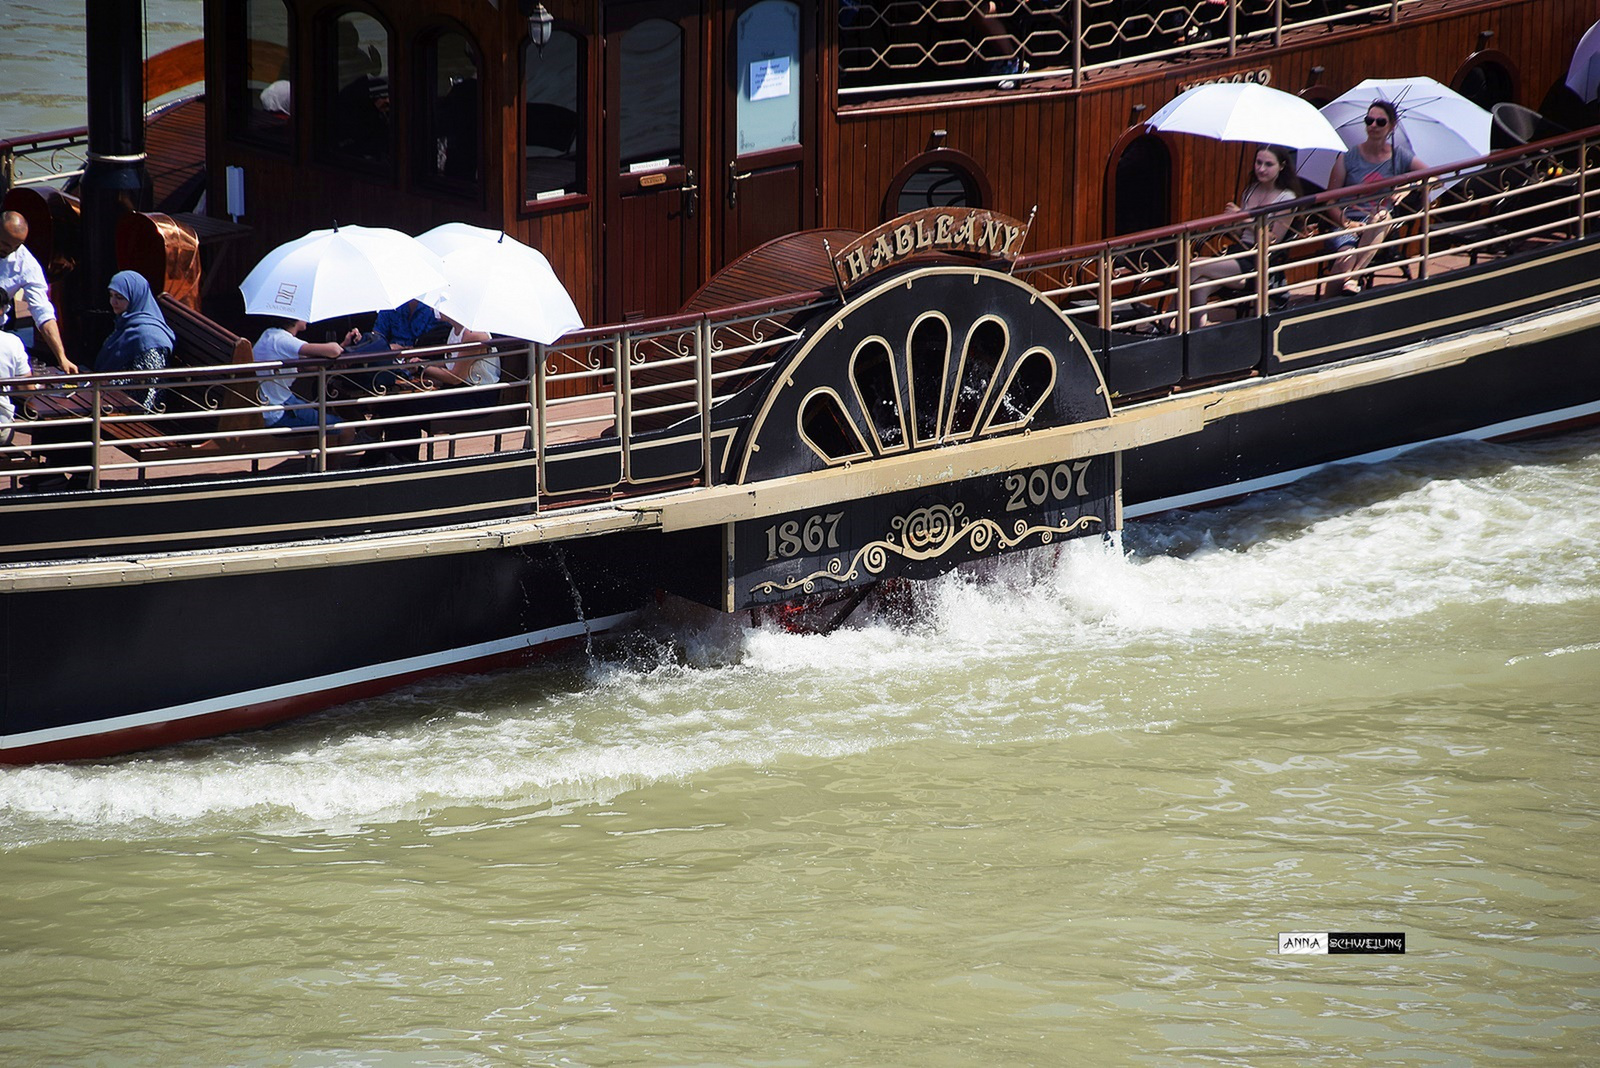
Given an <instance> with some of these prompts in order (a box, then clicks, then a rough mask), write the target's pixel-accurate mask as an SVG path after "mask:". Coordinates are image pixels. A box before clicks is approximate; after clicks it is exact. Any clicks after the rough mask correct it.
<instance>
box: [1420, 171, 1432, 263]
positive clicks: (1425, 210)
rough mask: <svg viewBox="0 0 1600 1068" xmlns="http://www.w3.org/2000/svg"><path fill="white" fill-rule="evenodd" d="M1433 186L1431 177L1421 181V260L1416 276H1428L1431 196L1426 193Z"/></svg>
mask: <svg viewBox="0 0 1600 1068" xmlns="http://www.w3.org/2000/svg"><path fill="white" fill-rule="evenodd" d="M1432 186H1433V179H1432V178H1425V179H1423V181H1422V262H1421V263H1419V264H1417V278H1418V279H1423V278H1427V277H1428V259H1429V257H1431V256H1432V254H1433V198H1432V197H1431V196H1429V195H1428V190H1429V189H1430V188H1432Z"/></svg>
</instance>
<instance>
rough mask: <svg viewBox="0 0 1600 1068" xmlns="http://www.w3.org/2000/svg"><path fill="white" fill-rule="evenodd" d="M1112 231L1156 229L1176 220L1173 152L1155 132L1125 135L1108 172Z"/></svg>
mask: <svg viewBox="0 0 1600 1068" xmlns="http://www.w3.org/2000/svg"><path fill="white" fill-rule="evenodd" d="M1106 178H1107V182H1108V185H1109V188H1108V189H1107V190H1106V192H1107V197H1106V200H1107V204H1106V215H1107V219H1108V221H1109V222H1110V223H1111V234H1112V235H1113V236H1115V235H1117V234H1132V233H1137V232H1139V231H1140V230H1153V229H1156V228H1157V227H1161V226H1166V225H1167V224H1169V223H1170V222H1172V153H1171V152H1170V151H1168V149H1167V145H1166V142H1164V141H1162V140H1161V138H1160V137H1158V136H1156V135H1155V134H1146V133H1136V132H1135V131H1133V130H1130V131H1128V133H1125V134H1123V136H1122V140H1120V141H1118V142H1117V147H1115V148H1113V149H1112V150H1111V163H1110V166H1109V168H1108V170H1107V174H1106Z"/></svg>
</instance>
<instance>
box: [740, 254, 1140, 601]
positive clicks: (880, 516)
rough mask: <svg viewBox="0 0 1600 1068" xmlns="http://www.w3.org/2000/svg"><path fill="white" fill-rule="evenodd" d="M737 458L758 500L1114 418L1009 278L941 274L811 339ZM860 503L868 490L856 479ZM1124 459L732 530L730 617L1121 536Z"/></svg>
mask: <svg viewBox="0 0 1600 1068" xmlns="http://www.w3.org/2000/svg"><path fill="white" fill-rule="evenodd" d="M772 381H773V383H774V385H773V386H772V389H771V391H770V392H769V393H768V394H767V396H766V397H765V398H764V399H763V401H762V402H761V404H760V406H759V407H758V409H757V411H756V414H755V416H754V418H753V420H752V422H751V426H750V429H749V431H748V433H747V434H746V435H745V436H744V438H743V441H742V443H741V444H739V445H737V446H736V451H735V455H736V456H737V457H738V459H737V462H736V465H735V475H736V477H735V481H737V482H739V483H741V484H744V485H750V486H752V487H753V488H755V489H756V491H757V492H758V493H759V487H760V485H761V484H762V483H766V482H769V481H770V480H775V479H783V478H786V477H789V476H795V475H803V474H808V473H811V472H817V471H825V470H828V469H830V468H842V467H844V466H845V465H850V466H851V467H852V470H853V472H855V473H858V474H860V475H864V476H866V477H868V479H869V480H870V472H871V470H872V469H871V467H870V466H863V465H871V464H872V463H873V462H874V461H876V460H880V459H886V458H890V457H895V456H903V455H906V454H911V453H917V452H922V451H928V450H938V449H944V450H949V449H961V448H963V447H966V448H971V447H972V446H973V445H974V443H977V442H980V441H984V440H986V439H990V438H994V437H998V436H1003V435H1019V434H1022V433H1023V432H1024V431H1039V430H1042V429H1046V428H1050V427H1060V426H1067V425H1071V424H1074V423H1081V422H1085V421H1089V420H1094V419H1104V418H1106V417H1108V416H1109V415H1110V412H1111V409H1110V402H1109V400H1108V399H1107V391H1106V388H1105V383H1104V380H1103V379H1102V378H1101V376H1100V371H1099V368H1098V367H1097V366H1096V364H1095V362H1094V360H1093V358H1092V357H1091V356H1090V354H1089V350H1088V348H1087V346H1086V345H1085V344H1084V342H1083V339H1082V338H1081V336H1080V335H1079V334H1078V333H1077V330H1076V329H1075V328H1074V327H1073V325H1072V324H1071V322H1069V321H1068V320H1067V318H1066V317H1065V316H1063V315H1062V314H1061V313H1060V311H1059V310H1058V309H1057V308H1056V307H1055V306H1054V305H1053V304H1052V303H1050V301H1048V300H1047V299H1045V298H1044V297H1043V296H1041V295H1040V294H1039V293H1038V292H1037V291H1035V290H1033V289H1031V288H1030V287H1028V286H1027V285H1025V284H1024V283H1022V282H1019V281H1017V280H1016V279H1014V278H1011V277H1010V276H1008V275H1004V274H998V273H996V272H993V271H986V270H974V269H972V268H965V267H962V268H952V267H934V268H927V269H923V270H917V271H913V272H911V273H908V274H904V275H900V276H898V277H896V278H894V279H893V280H891V281H888V282H884V283H882V284H880V285H878V286H877V287H875V288H873V289H872V290H870V291H869V292H867V293H865V294H864V295H861V296H859V297H857V298H855V299H853V300H851V301H850V302H849V303H848V304H846V305H845V306H843V307H842V308H839V309H838V310H836V311H835V312H834V313H833V314H832V315H831V316H829V317H828V318H826V319H825V320H824V321H821V322H819V323H817V324H815V325H814V326H812V327H811V328H810V329H809V330H808V331H807V336H806V339H805V340H804V341H803V342H801V343H800V344H799V345H798V347H797V348H796V350H795V351H794V352H793V353H792V354H791V355H790V356H789V357H788V358H787V359H786V360H785V361H784V362H783V364H782V366H781V367H780V369H779V373H778V374H777V375H775V376H774V378H773V379H772ZM852 483H853V484H854V486H855V492H859V486H860V481H859V479H858V478H852ZM1115 486H1116V459H1115V457H1113V456H1096V457H1078V456H1065V455H1063V456H1054V455H1050V454H1049V453H1048V451H1047V450H1042V451H1041V452H1040V454H1039V462H1038V464H1037V465H1036V466H1031V467H1027V468H1023V469H1018V470H1013V471H1006V472H1002V473H999V474H994V475H984V476H977V477H973V478H967V479H963V480H960V481H955V482H949V483H944V484H940V485H931V486H928V487H926V488H916V489H909V490H908V489H903V488H899V489H897V488H894V487H893V486H890V485H887V484H886V485H885V488H884V492H882V493H878V494H874V495H872V496H868V497H856V498H854V499H850V500H840V501H838V502H834V503H830V504H829V505H827V506H826V507H822V508H818V509H816V510H814V511H809V512H803V513H802V512H797V513H790V514H785V515H780V516H774V517H771V518H766V519H759V520H749V521H745V522H740V523H738V524H735V525H734V527H733V530H732V535H731V537H732V539H733V541H732V545H731V546H730V548H731V553H730V556H731V560H732V565H733V566H732V568H731V572H730V577H731V579H732V582H731V583H730V587H729V594H730V604H729V607H732V608H743V607H748V606H750V605H754V604H770V603H775V602H780V601H786V600H791V599H793V598H796V597H800V596H806V595H811V594H817V593H828V592H835V591H839V590H844V589H851V588H856V587H859V586H863V585H867V584H870V583H872V582H875V581H877V580H879V579H880V578H883V577H887V576H891V575H905V576H909V577H913V578H917V577H927V576H929V575H932V574H937V573H938V572H941V571H945V570H948V569H949V568H951V567H953V566H955V565H957V564H959V563H963V562H965V561H969V560H973V559H976V558H979V557H983V556H990V555H995V554H997V553H1001V552H1007V551H1012V550H1016V549H1023V548H1030V547H1033V546H1037V545H1040V544H1045V543H1048V542H1051V541H1054V540H1057V539H1061V538H1068V537H1076V536H1081V535H1084V534H1098V533H1103V532H1104V531H1106V530H1108V529H1111V528H1112V527H1113V526H1114V525H1115V523H1116V511H1115V492H1114V491H1115Z"/></svg>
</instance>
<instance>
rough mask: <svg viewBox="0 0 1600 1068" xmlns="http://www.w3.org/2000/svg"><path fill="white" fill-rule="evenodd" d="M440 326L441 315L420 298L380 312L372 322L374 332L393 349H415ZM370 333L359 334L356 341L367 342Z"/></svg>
mask: <svg viewBox="0 0 1600 1068" xmlns="http://www.w3.org/2000/svg"><path fill="white" fill-rule="evenodd" d="M438 326H439V317H438V316H436V315H434V314H433V309H432V308H430V307H428V306H427V305H426V304H424V303H422V301H420V300H408V301H406V302H405V303H404V304H402V305H400V307H398V308H391V309H390V310H388V311H381V312H379V313H378V318H377V320H376V321H375V322H374V323H373V324H372V333H374V334H378V335H381V336H382V338H383V340H384V341H386V342H388V344H389V348H391V349H414V348H416V347H417V346H418V345H420V344H422V339H423V337H424V336H426V335H427V334H428V333H429V332H430V331H433V330H436V329H437V328H438ZM368 340H369V336H368V335H363V334H357V335H356V341H357V343H359V344H363V345H364V344H366V343H367V341H368Z"/></svg>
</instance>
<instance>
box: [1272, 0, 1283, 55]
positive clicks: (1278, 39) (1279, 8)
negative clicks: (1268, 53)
mask: <svg viewBox="0 0 1600 1068" xmlns="http://www.w3.org/2000/svg"><path fill="white" fill-rule="evenodd" d="M1272 44H1273V46H1274V47H1277V46H1278V45H1281V44H1283V0H1272Z"/></svg>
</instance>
